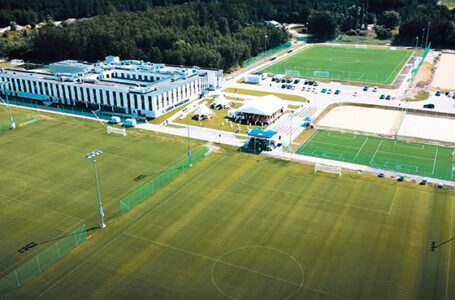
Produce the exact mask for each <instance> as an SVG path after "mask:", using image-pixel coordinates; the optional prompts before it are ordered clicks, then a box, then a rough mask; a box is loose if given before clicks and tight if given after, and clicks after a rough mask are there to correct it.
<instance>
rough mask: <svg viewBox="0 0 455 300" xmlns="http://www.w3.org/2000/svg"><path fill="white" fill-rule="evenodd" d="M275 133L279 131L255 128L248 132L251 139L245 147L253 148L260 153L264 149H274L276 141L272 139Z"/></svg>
mask: <svg viewBox="0 0 455 300" xmlns="http://www.w3.org/2000/svg"><path fill="white" fill-rule="evenodd" d="M275 134H277V132H276V131H272V130H262V129H259V128H257V129H253V130H251V131H250V132H248V136H250V137H251V139H250V140H249V142H248V143H247V144H245V148H247V149H249V150H253V151H254V153H260V152H261V151H263V150H265V151H272V149H273V148H275V141H274V140H272V138H273V137H274V136H275Z"/></svg>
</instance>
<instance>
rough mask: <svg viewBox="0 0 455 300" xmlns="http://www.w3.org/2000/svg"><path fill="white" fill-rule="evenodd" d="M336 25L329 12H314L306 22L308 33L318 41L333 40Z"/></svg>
mask: <svg viewBox="0 0 455 300" xmlns="http://www.w3.org/2000/svg"><path fill="white" fill-rule="evenodd" d="M336 28H337V24H336V22H335V19H334V18H333V17H332V14H331V13H330V12H329V11H315V12H313V13H312V14H311V15H310V18H309V20H308V32H309V33H310V34H312V35H313V37H314V38H316V39H319V40H331V39H333V38H335V32H336Z"/></svg>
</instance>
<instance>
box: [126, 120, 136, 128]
mask: <svg viewBox="0 0 455 300" xmlns="http://www.w3.org/2000/svg"><path fill="white" fill-rule="evenodd" d="M136 125H137V122H136V119H126V120H125V126H126V127H134V126H136Z"/></svg>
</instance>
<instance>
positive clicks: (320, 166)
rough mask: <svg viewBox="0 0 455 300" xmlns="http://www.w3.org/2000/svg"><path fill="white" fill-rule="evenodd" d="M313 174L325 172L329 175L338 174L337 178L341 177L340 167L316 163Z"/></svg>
mask: <svg viewBox="0 0 455 300" xmlns="http://www.w3.org/2000/svg"><path fill="white" fill-rule="evenodd" d="M314 172H315V173H316V172H325V173H331V174H338V176H341V167H334V166H328V165H323V164H319V163H317V164H315V165H314Z"/></svg>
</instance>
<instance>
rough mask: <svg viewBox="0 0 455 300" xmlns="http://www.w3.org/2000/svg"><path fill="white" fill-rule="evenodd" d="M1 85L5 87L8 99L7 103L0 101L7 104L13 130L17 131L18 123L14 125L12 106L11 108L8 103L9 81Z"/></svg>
mask: <svg viewBox="0 0 455 300" xmlns="http://www.w3.org/2000/svg"><path fill="white" fill-rule="evenodd" d="M1 85H2V86H3V88H4V90H5V98H6V102H5V101H4V100H3V99H1V98H0V100H2V102H3V103H5V104H6V106H7V107H8V111H9V120H10V122H11V129H16V123H14V119H13V114H12V112H11V106H9V101H8V90H7V86H8V82H7V81H4V82H2V83H1Z"/></svg>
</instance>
